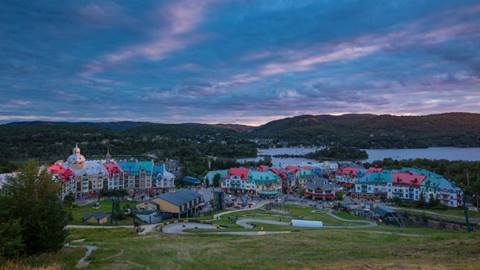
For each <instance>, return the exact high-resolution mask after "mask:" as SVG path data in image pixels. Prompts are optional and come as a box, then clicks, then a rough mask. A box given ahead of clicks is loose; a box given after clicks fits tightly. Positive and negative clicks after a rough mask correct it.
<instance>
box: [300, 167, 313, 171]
mask: <svg viewBox="0 0 480 270" xmlns="http://www.w3.org/2000/svg"><path fill="white" fill-rule="evenodd" d="M302 169H304V170H307V171H311V170H312V166H303V167H302Z"/></svg>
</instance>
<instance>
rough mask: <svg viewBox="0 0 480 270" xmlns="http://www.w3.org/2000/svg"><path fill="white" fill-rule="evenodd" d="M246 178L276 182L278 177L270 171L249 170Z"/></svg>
mask: <svg viewBox="0 0 480 270" xmlns="http://www.w3.org/2000/svg"><path fill="white" fill-rule="evenodd" d="M247 179H248V180H249V181H255V182H278V181H279V177H278V176H277V175H276V174H274V173H273V172H271V171H267V172H259V171H253V170H250V171H249V172H248V177H247Z"/></svg>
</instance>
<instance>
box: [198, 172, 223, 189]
mask: <svg viewBox="0 0 480 270" xmlns="http://www.w3.org/2000/svg"><path fill="white" fill-rule="evenodd" d="M227 173H228V171H227V170H215V171H209V172H208V173H207V175H205V177H204V179H203V180H204V181H205V182H206V183H207V184H208V185H209V186H212V185H213V178H215V175H217V174H218V175H219V177H220V182H222V181H223V180H225V177H226V176H227Z"/></svg>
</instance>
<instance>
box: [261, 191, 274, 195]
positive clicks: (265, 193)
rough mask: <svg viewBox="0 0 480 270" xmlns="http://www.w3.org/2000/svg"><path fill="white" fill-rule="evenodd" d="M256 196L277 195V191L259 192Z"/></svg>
mask: <svg viewBox="0 0 480 270" xmlns="http://www.w3.org/2000/svg"><path fill="white" fill-rule="evenodd" d="M258 194H260V195H277V194H278V191H259V192H258Z"/></svg>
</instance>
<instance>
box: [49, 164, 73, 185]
mask: <svg viewBox="0 0 480 270" xmlns="http://www.w3.org/2000/svg"><path fill="white" fill-rule="evenodd" d="M47 170H48V171H49V172H50V173H51V174H53V175H55V176H57V177H58V178H60V179H61V180H62V181H63V182H66V181H67V179H68V177H70V176H72V175H73V171H72V170H70V169H69V168H66V167H63V166H62V165H60V164H58V163H55V164H53V165H52V166H50V167H48V168H47Z"/></svg>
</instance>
